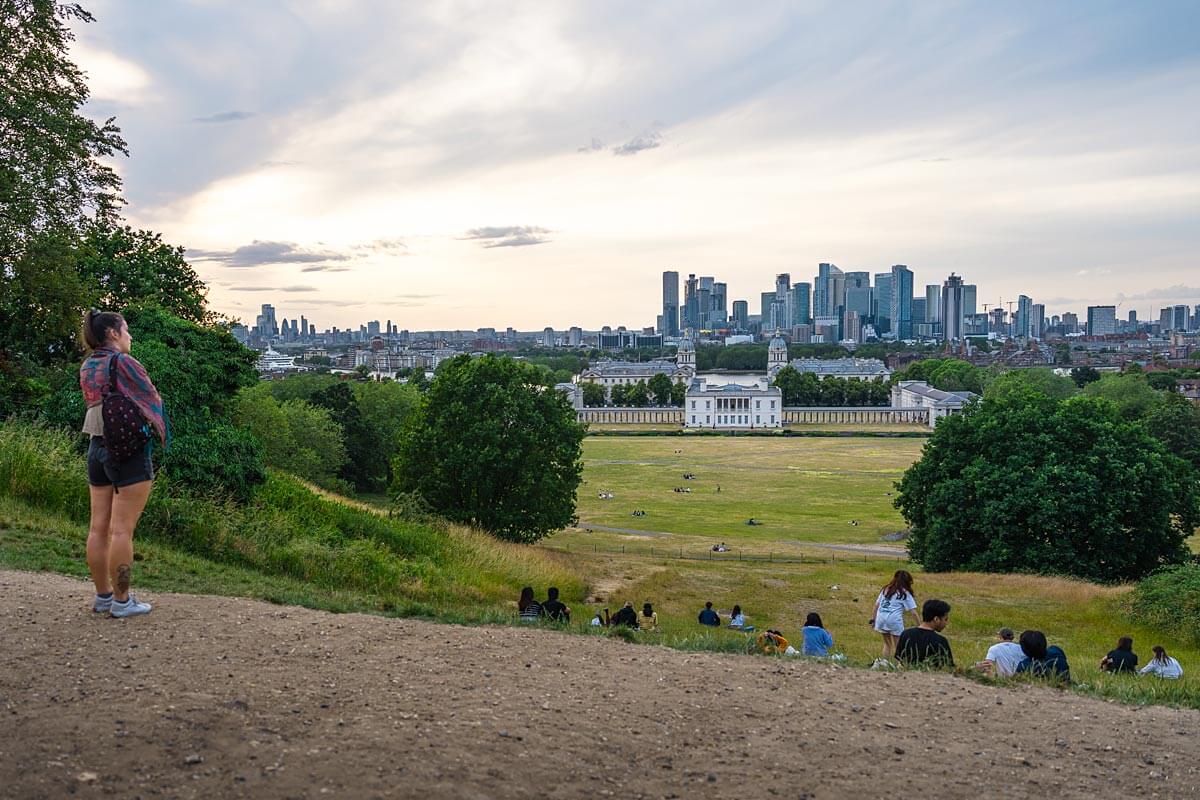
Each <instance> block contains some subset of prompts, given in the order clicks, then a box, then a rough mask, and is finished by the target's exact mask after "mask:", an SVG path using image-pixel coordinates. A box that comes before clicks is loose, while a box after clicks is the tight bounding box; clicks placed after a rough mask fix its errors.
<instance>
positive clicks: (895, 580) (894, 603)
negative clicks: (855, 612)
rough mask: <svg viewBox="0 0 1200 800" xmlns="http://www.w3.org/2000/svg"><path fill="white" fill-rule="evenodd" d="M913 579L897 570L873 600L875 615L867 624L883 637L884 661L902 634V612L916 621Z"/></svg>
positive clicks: (892, 653)
mask: <svg viewBox="0 0 1200 800" xmlns="http://www.w3.org/2000/svg"><path fill="white" fill-rule="evenodd" d="M912 586H913V578H912V575H910V574H909V573H908V572H907V571H906V570H902V569H898V570H896V573H895V574H894V575H892V580H891V581H890V582H889V583H888V585H887V586H884V587H883V589H881V590H880V591H879V597H877V598H876V599H875V613H874V614H873V615H872V616H871V621H870V623H869V624H871V625H873V626H874V627H875V630H876V631H878V632H879V634H881V635H882V636H883V655H882V658H883V659H884V660H885V661H886V660H888V659H890V658H892V656H894V655H895V653H896V640H897V639H898V638H899V637H900V634H902V633H904V612H905V611H909V612H911V613H912V614H913V617H914V619H913V622H914V623H918V622H919V620H917V619H916V611H917V598H915V597H914V596H913V592H912Z"/></svg>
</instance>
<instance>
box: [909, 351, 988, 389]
mask: <svg viewBox="0 0 1200 800" xmlns="http://www.w3.org/2000/svg"><path fill="white" fill-rule="evenodd" d="M983 376H984V371H983V370H982V369H980V368H979V367H977V366H975V365H974V364H972V363H970V362H969V361H960V360H959V359H956V358H950V359H945V360H943V361H940V362H938V363H937V364H936V365H935V366H934V367H933V369H932V370H930V372H929V378H928V379H927V380H928V381H929V385H930V386H933V387H934V388H936V389H941V390H942V391H944V392H974V393H975V394H983ZM918 380H919V379H918Z"/></svg>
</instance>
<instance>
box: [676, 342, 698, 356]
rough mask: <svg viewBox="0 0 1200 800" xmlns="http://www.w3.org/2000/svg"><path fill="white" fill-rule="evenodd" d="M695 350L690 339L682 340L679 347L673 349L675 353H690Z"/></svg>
mask: <svg viewBox="0 0 1200 800" xmlns="http://www.w3.org/2000/svg"><path fill="white" fill-rule="evenodd" d="M695 349H696V345H694V344H692V340H691V339H683V340H681V341H680V342H679V345H678V346H677V347H676V348H675V352H677V353H691V352H692V351H694V350H695Z"/></svg>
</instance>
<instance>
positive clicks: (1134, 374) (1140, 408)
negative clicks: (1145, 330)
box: [1083, 368, 1162, 419]
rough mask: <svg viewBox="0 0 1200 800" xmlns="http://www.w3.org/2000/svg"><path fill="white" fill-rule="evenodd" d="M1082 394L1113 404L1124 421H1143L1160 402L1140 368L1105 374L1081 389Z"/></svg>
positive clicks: (1158, 395) (1160, 398) (1160, 397)
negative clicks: (1100, 398)
mask: <svg viewBox="0 0 1200 800" xmlns="http://www.w3.org/2000/svg"><path fill="white" fill-rule="evenodd" d="M1083 393H1084V394H1085V395H1087V396H1088V397H1102V398H1104V399H1105V400H1108V401H1109V402H1111V403H1113V404H1114V405H1116V407H1117V410H1118V411H1119V412H1120V413H1121V416H1122V417H1124V418H1125V419H1144V418H1145V417H1147V416H1149V415H1150V413H1151V412H1153V411H1154V409H1156V408H1157V407H1158V405H1159V403H1161V402H1162V395H1160V394H1159V393H1158V392H1156V391H1154V389H1152V388H1151V387H1150V382H1149V381H1147V380H1146V374H1145V373H1144V372H1143V371H1142V370H1141V368H1138V369H1137V370H1136V371H1133V370H1131V371H1127V372H1123V373H1121V374H1113V373H1109V374H1106V375H1104V376H1103V377H1101V378H1100V380H1098V381H1095V382H1094V383H1089V384H1088V385H1087V386H1085V387H1083Z"/></svg>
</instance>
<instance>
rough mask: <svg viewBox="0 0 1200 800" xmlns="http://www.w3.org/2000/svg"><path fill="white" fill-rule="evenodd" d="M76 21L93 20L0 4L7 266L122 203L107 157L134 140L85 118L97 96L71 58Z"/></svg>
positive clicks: (25, 3)
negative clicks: (42, 240)
mask: <svg viewBox="0 0 1200 800" xmlns="http://www.w3.org/2000/svg"><path fill="white" fill-rule="evenodd" d="M72 21H78V22H84V23H87V22H92V16H91V15H90V14H88V13H87V12H86V11H84V10H83V9H82V8H81V7H80V6H79V5H78V4H76V3H59V2H54V0H0V264H4V265H7V264H11V263H12V262H13V261H15V260H16V259H17V258H18V257H19V256H21V255H22V254H24V253H27V252H28V244H29V242H30V241H31V240H33V239H35V238H36V237H38V236H39V235H41V234H43V233H46V232H52V233H53V234H54V235H64V234H69V233H70V232H73V231H74V232H78V231H79V230H80V229H81V228H82V227H83V226H84V225H85V224H86V223H87V222H88V221H90V220H93V219H99V220H107V221H111V220H114V219H115V218H116V214H117V208H118V207H119V205H120V203H121V202H122V201H121V198H120V194H119V192H120V188H121V180H120V178H119V177H118V176H117V173H116V171H115V170H114V169H113V168H112V167H111V166H109V165H108V164H106V163H105V161H104V159H107V158H110V157H112V156H113V155H115V154H117V153H121V154H125V155H127V154H128V153H127V151H126V149H125V142H124V140H122V138H121V131H120V129H119V128H118V127H117V126H116V124H115V122H114V120H113V119H109V120H107V121H105V122H104V123H102V124H97V123H95V122H93V121H92V120H91V119H89V118H87V117H86V116H84V115H83V114H82V113H81V110H82V108H83V106H84V105H85V104H86V103H87V100H88V96H89V92H88V87H87V83H86V82H85V81H84V75H83V73H82V72H80V70H79V68H78V67H76V66H75V64H73V63H72V62H71V60H70V59H69V58H68V52H69V50H70V46H71V42H72V41H74V39H75V35H74V33H73V32H72V31H71V27H70V23H71V22H72ZM6 272H7V271H6V270H5V269H2V268H0V281H4V280H5V279H6V278H7V277H8V275H7V274H6ZM0 288H4V287H3V286H0ZM2 294H4V293H3V292H0V295H2Z"/></svg>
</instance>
